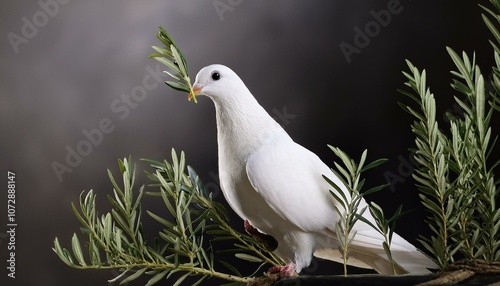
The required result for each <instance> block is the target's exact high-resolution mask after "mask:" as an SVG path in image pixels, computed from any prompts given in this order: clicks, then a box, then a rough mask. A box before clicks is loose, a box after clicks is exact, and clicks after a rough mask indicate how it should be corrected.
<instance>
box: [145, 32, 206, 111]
mask: <svg viewBox="0 0 500 286" xmlns="http://www.w3.org/2000/svg"><path fill="white" fill-rule="evenodd" d="M159 29H160V31H159V32H158V33H157V34H155V35H156V37H157V38H158V40H160V41H161V42H162V43H163V45H164V47H159V46H152V48H153V49H154V50H155V51H156V53H154V54H151V55H150V56H149V57H150V58H154V59H156V60H157V61H159V62H160V63H162V64H164V65H165V66H167V67H168V68H169V71H168V70H167V71H164V73H166V74H168V75H169V76H170V77H171V78H173V79H174V80H175V81H165V83H166V84H167V85H168V86H170V87H171V88H173V89H175V90H178V91H183V92H187V93H188V94H189V95H188V99H189V100H191V99H193V100H194V102H195V103H197V102H198V101H197V100H196V95H195V93H194V91H193V86H192V85H191V78H190V77H189V74H188V65H187V61H186V58H185V57H184V55H183V54H182V52H181V50H180V49H178V48H177V45H176V44H175V42H174V39H173V38H172V36H170V34H169V33H168V32H167V30H165V29H164V28H163V27H162V26H160V27H159Z"/></svg>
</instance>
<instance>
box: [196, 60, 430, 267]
mask: <svg viewBox="0 0 500 286" xmlns="http://www.w3.org/2000/svg"><path fill="white" fill-rule="evenodd" d="M215 73H217V74H218V76H214V74H215ZM195 87H196V88H197V89H198V90H199V94H200V95H206V96H208V97H210V98H211V99H212V100H213V102H214V104H215V108H216V116H217V131H218V132H217V133H218V145H219V176H220V182H221V187H222V191H223V193H224V196H225V198H226V200H227V202H228V203H229V205H230V206H231V207H232V208H233V210H234V211H235V212H236V213H237V214H238V215H239V216H240V217H241V218H242V219H247V220H248V221H249V222H250V223H251V224H252V225H253V226H254V227H255V228H257V229H259V230H260V231H261V232H263V233H266V234H269V235H272V236H273V237H274V238H275V239H276V240H277V241H278V248H277V249H276V253H277V254H278V255H279V256H280V257H282V258H283V259H284V260H285V261H286V262H289V263H290V262H293V263H295V264H296V267H297V268H296V269H297V272H300V270H301V269H303V268H304V267H307V266H308V265H309V264H310V262H311V259H312V256H313V255H315V256H317V257H321V258H325V259H329V260H333V261H337V262H342V257H341V254H340V253H339V251H338V250H337V249H338V240H337V236H336V234H335V224H336V223H337V222H338V221H339V219H340V218H339V215H338V214H337V212H336V211H335V209H334V205H337V206H338V207H339V209H342V207H341V206H340V204H339V203H338V202H336V201H335V200H334V199H333V197H332V196H331V195H330V193H329V190H330V189H332V187H331V186H330V185H329V184H328V183H327V182H326V181H325V180H324V178H323V177H322V175H325V176H327V177H329V178H330V179H331V180H332V181H333V182H334V183H336V184H337V185H338V186H340V187H341V188H342V189H343V190H344V192H345V193H346V195H348V192H347V190H346V189H345V187H344V186H343V185H342V184H341V181H340V180H339V179H338V178H337V177H336V176H335V175H334V174H333V173H332V171H331V170H330V168H328V166H327V165H326V164H324V163H323V162H322V161H321V160H320V159H319V158H318V157H317V156H316V155H315V154H314V153H312V152H310V151H309V150H307V149H306V148H304V147H302V146H300V145H298V144H297V143H295V142H294V141H293V140H292V139H291V138H290V136H289V135H288V134H287V133H286V132H285V130H284V129H283V128H282V127H281V126H280V125H279V124H278V123H277V122H276V121H275V120H274V119H273V118H272V117H271V116H270V115H269V114H268V113H267V112H266V111H265V110H264V109H263V108H262V107H261V106H260V105H259V104H258V102H257V101H256V100H255V98H254V97H253V95H252V94H251V93H250V91H249V90H248V89H247V87H246V86H245V84H244V83H243V81H242V80H241V79H240V78H239V77H238V76H237V75H236V73H234V72H233V71H232V70H230V69H229V68H227V67H225V66H222V65H211V66H208V67H205V68H203V69H202V70H201V71H200V72H199V73H198V74H197V76H196V83H195ZM365 205H366V202H364V201H363V202H362V203H361V207H363V206H365ZM363 215H364V216H365V217H366V218H367V219H369V220H371V221H374V219H373V217H371V215H370V214H369V212H365V213H364V214H363ZM355 230H356V232H357V235H356V236H355V239H354V241H353V243H352V246H351V253H350V258H349V260H348V262H349V263H350V264H352V265H355V266H358V267H364V268H373V269H375V270H376V271H378V272H380V273H384V274H390V273H392V271H391V268H390V264H389V262H388V260H387V257H386V254H385V252H384V250H383V248H382V242H383V237H382V235H380V234H379V233H378V232H377V231H375V230H374V229H372V228H371V227H370V226H368V225H367V224H365V223H362V222H360V221H358V223H356V225H355ZM392 252H393V257H394V259H395V260H396V262H397V264H398V265H397V270H398V272H399V273H426V272H428V270H427V269H426V268H433V267H435V266H436V265H435V264H434V262H432V261H431V260H430V259H429V258H427V257H426V256H425V255H423V254H422V253H420V252H419V251H418V250H417V249H416V248H415V247H414V246H413V245H411V244H410V243H408V242H407V241H406V240H404V239H403V238H402V237H400V236H399V235H397V234H394V236H393V242H392Z"/></svg>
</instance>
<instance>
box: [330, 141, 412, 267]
mask: <svg viewBox="0 0 500 286" xmlns="http://www.w3.org/2000/svg"><path fill="white" fill-rule="evenodd" d="M328 147H329V148H330V149H331V150H332V151H333V152H334V154H335V155H336V156H337V157H338V158H339V159H340V160H341V161H342V164H343V165H340V164H339V163H337V162H334V165H335V169H332V171H333V173H334V174H335V175H336V176H337V178H339V179H340V181H341V183H342V184H343V185H344V186H345V188H346V189H347V190H348V194H345V192H344V191H343V190H342V189H341V188H340V187H339V186H338V185H337V184H336V183H335V182H333V181H331V180H330V179H329V178H328V177H327V176H325V175H323V178H324V179H325V180H326V181H327V182H328V183H329V184H330V186H332V187H333V189H334V191H332V190H330V194H331V195H332V196H333V197H334V198H335V200H336V201H337V202H339V203H340V206H341V208H339V207H337V206H334V207H335V211H336V212H337V214H338V215H339V217H340V220H339V222H337V224H336V225H335V232H336V234H337V238H338V240H339V251H340V253H341V254H342V259H343V265H344V275H347V264H348V260H349V249H350V246H351V243H352V242H353V240H354V238H355V236H356V231H355V230H354V225H355V224H356V223H357V221H358V220H360V221H362V222H364V223H367V224H368V225H369V226H371V227H372V228H373V229H374V230H376V231H377V232H379V233H380V234H382V235H383V237H384V242H383V243H382V246H383V248H384V251H385V253H386V255H387V258H388V260H389V262H390V264H391V267H392V270H393V274H396V268H395V262H394V260H393V258H392V255H391V250H390V246H391V240H392V235H393V233H394V228H395V226H396V220H397V219H398V218H399V217H400V216H401V215H402V213H401V209H402V206H400V207H399V208H398V210H397V211H396V213H395V214H394V216H393V217H391V218H390V219H386V218H385V216H384V212H383V211H382V208H381V207H380V206H379V205H377V204H376V203H375V202H371V203H370V205H366V203H364V202H363V198H364V196H367V195H369V194H372V193H375V192H378V191H380V190H382V189H383V188H385V187H387V186H388V184H385V185H380V186H376V187H372V188H370V189H368V190H364V191H362V189H363V186H364V184H365V179H361V174H362V173H363V172H365V171H367V170H370V169H372V168H375V167H377V166H379V165H381V164H383V163H384V162H386V161H387V159H378V160H375V161H373V162H371V163H369V164H366V165H365V163H366V157H367V154H368V151H367V150H365V151H364V152H363V153H362V154H361V158H360V160H359V163H356V162H355V161H354V160H353V159H351V158H350V157H349V155H347V154H346V153H345V152H344V151H342V150H340V148H338V147H333V146H330V145H329V146H328ZM367 208H368V209H369V210H370V213H371V214H372V216H373V218H374V219H375V221H370V220H368V219H366V218H365V217H364V216H363V213H364V212H365V211H366V209H367Z"/></svg>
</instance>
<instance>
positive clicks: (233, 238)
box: [53, 150, 284, 286]
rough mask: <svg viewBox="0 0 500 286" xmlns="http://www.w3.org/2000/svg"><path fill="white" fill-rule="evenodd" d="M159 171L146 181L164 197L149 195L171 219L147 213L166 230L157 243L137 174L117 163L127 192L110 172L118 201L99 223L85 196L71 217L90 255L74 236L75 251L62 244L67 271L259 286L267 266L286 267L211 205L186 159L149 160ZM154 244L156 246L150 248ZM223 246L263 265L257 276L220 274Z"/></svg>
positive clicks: (91, 199)
mask: <svg viewBox="0 0 500 286" xmlns="http://www.w3.org/2000/svg"><path fill="white" fill-rule="evenodd" d="M147 161H148V162H149V163H150V164H151V166H152V167H153V168H154V169H155V171H154V172H151V173H148V177H149V178H150V179H152V180H153V181H154V185H155V186H157V187H159V191H158V192H153V193H148V194H151V195H153V196H156V197H160V198H161V199H162V200H163V202H164V204H165V207H166V209H167V210H168V212H169V213H170V215H171V217H172V219H170V220H169V219H166V218H163V217H161V216H160V215H158V214H155V213H153V212H151V211H147V213H148V214H149V215H150V216H151V217H152V218H153V219H155V220H156V221H158V222H159V223H160V224H161V225H162V227H163V230H162V231H161V232H160V233H159V238H158V237H156V238H154V239H151V240H148V239H146V237H145V234H144V231H143V225H142V199H143V194H144V186H141V187H140V188H139V191H138V192H137V193H136V192H135V191H134V187H133V186H134V181H135V168H134V166H133V165H132V163H131V161H130V158H129V159H127V158H125V159H124V160H119V168H120V172H121V174H122V176H123V186H122V187H119V186H118V184H117V183H116V181H115V179H114V177H113V175H112V174H111V172H110V171H108V173H109V177H110V180H111V182H112V184H113V195H112V196H111V195H110V196H108V199H109V201H110V202H111V205H112V209H111V211H110V212H107V213H106V214H104V215H99V214H98V211H97V207H96V201H95V198H96V195H95V193H94V191H92V190H91V191H89V192H87V193H86V194H84V193H82V194H81V196H80V202H79V208H78V207H77V206H75V205H74V204H73V205H72V206H73V211H74V213H75V215H76V217H77V218H78V220H79V221H80V223H81V224H82V226H83V227H82V228H81V229H82V232H83V235H84V236H85V238H86V242H85V245H87V246H88V249H87V250H86V251H84V248H83V247H82V244H81V242H80V238H79V236H78V235H77V234H76V233H75V234H73V237H72V240H71V250H69V249H66V248H63V247H62V246H61V244H60V242H59V239H58V238H56V239H55V241H54V248H53V250H54V251H55V253H56V254H57V255H58V256H59V258H60V259H61V260H62V261H63V262H64V263H66V264H67V265H69V266H71V267H73V268H77V269H118V270H120V271H121V274H119V275H118V276H116V277H115V278H113V279H111V280H109V281H110V282H115V281H119V280H120V281H121V282H120V284H125V283H128V282H130V281H133V280H135V279H137V278H139V277H141V276H143V275H148V276H152V277H151V278H150V279H149V280H148V282H147V284H146V285H148V286H149V285H153V284H155V283H157V282H159V281H161V280H162V279H170V280H173V281H175V282H173V283H174V284H173V285H180V284H181V283H183V282H184V281H187V280H186V279H188V278H189V277H192V276H197V277H198V278H196V280H194V281H193V280H192V278H191V280H189V284H190V285H199V284H200V283H201V282H202V281H204V280H205V279H207V278H209V277H216V278H220V279H225V280H228V281H232V282H233V283H235V285H240V284H241V283H249V282H251V281H253V280H254V279H256V278H254V275H255V273H257V272H258V271H259V269H261V267H262V266H263V265H266V264H268V265H270V266H279V265H283V264H284V263H283V261H281V259H280V258H278V257H277V256H276V255H275V254H273V253H272V252H270V251H268V250H267V249H266V248H265V246H264V245H261V244H259V243H258V242H256V241H255V240H254V239H253V238H252V237H251V236H249V235H247V234H245V233H240V232H238V231H236V230H234V229H233V228H231V226H230V225H229V222H228V216H227V212H226V210H225V209H224V207H223V206H222V205H221V204H220V203H218V202H216V201H214V200H213V198H212V194H211V193H208V192H207V191H206V189H205V187H204V185H203V183H202V182H201V180H200V179H199V177H198V175H197V174H196V172H195V171H194V170H193V169H192V168H190V167H187V169H188V173H187V174H186V172H185V169H186V165H185V158H184V154H183V153H181V155H180V157H178V156H177V154H176V152H175V151H174V150H172V163H169V162H167V161H164V162H157V161H152V160H147ZM148 241H150V243H148ZM217 241H228V242H231V245H232V247H229V249H228V248H227V244H226V249H224V252H226V253H232V254H235V256H236V257H238V258H240V259H243V260H247V261H251V262H257V263H259V266H258V267H257V270H256V271H255V273H253V274H251V275H247V276H244V275H242V274H241V273H240V272H239V271H238V270H237V269H236V268H235V267H234V266H232V265H231V264H229V263H226V262H223V261H218V262H220V263H221V264H222V265H223V266H224V267H225V268H226V271H219V270H217V269H216V268H215V253H220V252H217V250H215V249H214V247H213V246H212V244H213V243H216V242H217Z"/></svg>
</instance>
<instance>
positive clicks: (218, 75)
mask: <svg viewBox="0 0 500 286" xmlns="http://www.w3.org/2000/svg"><path fill="white" fill-rule="evenodd" d="M212 79H213V80H219V79H220V73H218V72H213V73H212Z"/></svg>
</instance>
